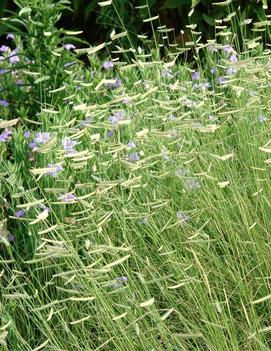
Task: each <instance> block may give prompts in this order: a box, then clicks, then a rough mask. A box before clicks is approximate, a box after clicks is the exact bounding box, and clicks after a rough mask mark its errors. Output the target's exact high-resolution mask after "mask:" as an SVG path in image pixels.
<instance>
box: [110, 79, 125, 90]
mask: <svg viewBox="0 0 271 351" xmlns="http://www.w3.org/2000/svg"><path fill="white" fill-rule="evenodd" d="M106 86H107V87H108V88H109V89H117V88H119V87H121V86H122V80H121V79H120V78H115V82H114V83H107V85H106Z"/></svg>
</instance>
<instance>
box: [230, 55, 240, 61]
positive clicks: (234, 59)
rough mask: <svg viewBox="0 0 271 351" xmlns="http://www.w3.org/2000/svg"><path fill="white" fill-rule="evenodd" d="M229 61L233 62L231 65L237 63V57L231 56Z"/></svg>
mask: <svg viewBox="0 0 271 351" xmlns="http://www.w3.org/2000/svg"><path fill="white" fill-rule="evenodd" d="M230 61H231V62H233V63H236V62H238V58H237V56H236V55H235V54H232V55H231V56H230Z"/></svg>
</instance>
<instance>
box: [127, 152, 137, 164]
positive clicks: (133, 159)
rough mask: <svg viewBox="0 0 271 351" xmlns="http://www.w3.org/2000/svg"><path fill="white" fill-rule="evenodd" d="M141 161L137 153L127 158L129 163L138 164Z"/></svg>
mask: <svg viewBox="0 0 271 351" xmlns="http://www.w3.org/2000/svg"><path fill="white" fill-rule="evenodd" d="M139 159H140V156H139V154H138V153H137V152H132V153H131V154H130V155H129V156H128V157H127V160H128V161H129V162H137V161H139Z"/></svg>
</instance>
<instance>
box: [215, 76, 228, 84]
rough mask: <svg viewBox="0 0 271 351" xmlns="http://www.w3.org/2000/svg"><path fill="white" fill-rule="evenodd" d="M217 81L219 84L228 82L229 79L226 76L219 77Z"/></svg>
mask: <svg viewBox="0 0 271 351" xmlns="http://www.w3.org/2000/svg"><path fill="white" fill-rule="evenodd" d="M217 81H218V83H219V84H226V83H227V80H226V78H225V77H224V76H221V77H218V78H217Z"/></svg>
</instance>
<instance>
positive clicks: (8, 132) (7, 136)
mask: <svg viewBox="0 0 271 351" xmlns="http://www.w3.org/2000/svg"><path fill="white" fill-rule="evenodd" d="M11 135H12V131H11V130H4V131H3V132H2V133H1V134H0V142H3V143H4V142H6V141H8V140H9V139H10V137H11Z"/></svg>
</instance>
